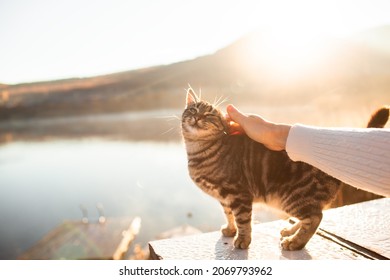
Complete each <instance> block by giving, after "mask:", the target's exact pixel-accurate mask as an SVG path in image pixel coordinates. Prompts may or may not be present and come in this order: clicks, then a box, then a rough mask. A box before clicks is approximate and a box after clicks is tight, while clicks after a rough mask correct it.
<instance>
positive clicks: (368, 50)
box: [0, 26, 390, 121]
mask: <svg viewBox="0 0 390 280" xmlns="http://www.w3.org/2000/svg"><path fill="white" fill-rule="evenodd" d="M389 33H390V26H385V27H380V28H376V29H370V30H367V31H366V32H362V33H359V34H356V35H355V36H352V37H350V38H346V39H331V40H327V41H315V42H308V44H313V45H315V46H317V47H318V45H320V46H321V48H320V49H321V51H323V52H324V53H323V54H322V55H321V56H320V55H318V56H317V57H316V56H310V55H312V54H310V53H309V52H308V53H304V52H303V53H302V50H299V49H297V48H295V49H294V48H292V49H288V48H286V49H284V50H283V52H281V53H278V52H276V51H275V48H273V46H270V45H269V40H268V39H269V38H267V36H266V35H265V34H264V33H263V32H254V33H252V34H248V35H247V36H244V37H243V38H241V39H240V40H238V41H237V42H234V43H233V44H231V45H230V46H227V47H226V48H224V49H221V50H219V51H217V52H216V53H214V54H212V55H207V56H203V57H199V58H196V59H193V60H189V61H183V62H179V63H174V64H171V65H162V66H156V67H151V68H146V69H138V70H133V71H127V72H122V73H114V74H110V75H104V76H98V77H91V78H80V79H79V78H76V79H67V80H58V81H47V82H37V83H31V84H18V85H0V121H5V120H10V119H23V118H32V117H40V118H42V117H55V116H77V115H86V114H101V113H113V112H127V111H140V110H152V109H161V108H175V109H179V108H182V105H183V98H184V97H183V95H184V88H185V87H186V86H187V84H188V83H190V84H191V85H192V86H193V87H194V88H195V89H197V88H201V89H202V94H203V96H205V97H206V98H208V99H209V100H214V99H215V98H216V97H219V96H224V97H227V98H228V99H229V101H230V102H234V103H236V104H239V105H242V106H246V107H248V108H261V109H263V110H264V112H265V113H266V114H267V112H268V111H269V110H270V108H272V107H275V106H278V108H280V111H283V112H284V115H286V114H285V110H289V113H292V114H295V113H297V112H295V111H299V112H302V108H307V109H308V110H309V112H311V111H316V110H322V111H324V110H325V111H324V112H325V113H326V110H330V109H332V110H333V112H334V111H337V110H347V111H348V110H350V111H352V110H355V108H356V106H354V104H355V105H357V106H359V104H364V106H365V107H366V110H367V112H364V114H366V113H367V114H368V112H371V111H372V110H374V108H376V107H377V106H379V105H381V104H382V103H390V100H389V94H388V92H389V90H390V79H389V77H390V53H389V52H387V51H385V50H387V49H386V47H383V46H386V44H388V43H389V42H388V38H389V36H387V35H388V34H389ZM386 40H387V41H386ZM298 46H299V45H298ZM378 46H381V47H380V48H379V47H378ZM306 60H307V61H306ZM286 69H287V70H286ZM309 105H310V106H309ZM346 105H348V106H346ZM346 107H348V108H346ZM294 108H295V109H294ZM349 108H350V109H349ZM294 110H295V111H294ZM293 111H294V112H293ZM359 113H361V112H359ZM271 115H272V114H271ZM290 116H291V114H290ZM272 117H276V118H278V117H279V116H278V115H276V116H274V115H272ZM296 117H297V121H303V120H304V119H302V117H303V116H300V115H299V114H298V115H296ZM282 118H283V117H282Z"/></svg>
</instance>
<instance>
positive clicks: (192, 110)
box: [188, 107, 198, 115]
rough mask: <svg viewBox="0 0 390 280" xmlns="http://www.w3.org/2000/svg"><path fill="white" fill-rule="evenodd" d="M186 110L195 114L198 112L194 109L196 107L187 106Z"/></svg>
mask: <svg viewBox="0 0 390 280" xmlns="http://www.w3.org/2000/svg"><path fill="white" fill-rule="evenodd" d="M188 111H190V113H191V114H192V115H195V114H196V113H198V110H196V108H194V107H192V108H189V109H188Z"/></svg>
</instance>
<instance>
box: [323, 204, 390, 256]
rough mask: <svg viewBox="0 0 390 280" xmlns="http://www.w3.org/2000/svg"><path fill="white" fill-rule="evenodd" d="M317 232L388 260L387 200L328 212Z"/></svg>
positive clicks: (389, 227) (389, 223)
mask: <svg viewBox="0 0 390 280" xmlns="http://www.w3.org/2000/svg"><path fill="white" fill-rule="evenodd" d="M320 229H322V230H324V231H325V232H326V233H328V234H331V235H333V236H335V237H336V238H342V239H343V240H346V241H347V243H349V244H350V245H351V246H355V247H359V248H360V249H361V248H364V249H366V250H370V251H372V252H374V253H376V254H379V255H381V256H383V257H384V258H387V259H390V198H382V199H376V200H372V201H367V202H364V203H358V204H352V205H348V206H344V207H340V208H335V209H329V210H327V211H325V213H324V218H323V220H322V222H321V225H320ZM354 244H355V245H354ZM368 253H369V252H368ZM378 258H379V257H378Z"/></svg>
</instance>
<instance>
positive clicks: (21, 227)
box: [0, 139, 223, 259]
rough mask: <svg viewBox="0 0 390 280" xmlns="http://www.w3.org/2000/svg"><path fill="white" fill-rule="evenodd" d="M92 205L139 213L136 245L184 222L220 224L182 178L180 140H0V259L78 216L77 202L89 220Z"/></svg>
mask: <svg viewBox="0 0 390 280" xmlns="http://www.w3.org/2000/svg"><path fill="white" fill-rule="evenodd" d="M97 203H101V204H102V205H104V209H105V214H106V216H108V217H120V216H131V217H134V216H140V217H141V218H142V227H141V231H140V234H139V236H138V237H137V242H139V243H141V244H146V243H147V241H148V240H150V239H154V238H155V237H156V236H157V235H158V234H159V233H161V232H162V231H165V230H168V229H171V228H172V227H176V226H178V225H182V224H185V223H188V224H190V225H193V226H195V227H197V228H199V229H201V230H203V231H210V230H216V229H218V228H219V227H220V225H221V223H222V222H223V215H222V212H221V210H220V208H219V205H218V203H215V201H214V200H213V199H211V198H209V197H208V196H206V195H204V194H203V193H201V191H200V190H199V189H197V188H196V187H195V186H194V185H193V183H192V182H191V181H190V179H189V177H188V173H187V169H186V156H185V151H184V147H183V146H182V144H179V143H155V142H123V141H107V140H91V139H90V140H59V141H51V142H35V143H26V142H13V143H9V144H6V145H3V146H0V224H1V227H0V258H2V259H10V258H11V259H12V258H16V257H17V255H19V254H20V253H21V252H23V251H24V250H25V249H27V248H28V247H30V246H31V245H33V244H34V243H35V242H36V241H38V240H39V239H40V238H42V236H43V235H44V234H46V233H47V232H48V231H50V230H51V229H53V228H54V227H56V226H57V225H59V224H60V223H61V222H62V221H63V220H65V219H81V218H82V213H81V211H80V208H79V206H80V204H82V205H84V206H85V207H86V208H87V209H88V213H89V219H90V221H94V220H97V219H98V216H99V215H98V210H97V209H96V204H97ZM188 213H191V214H192V215H191V218H188ZM205 217H207V219H205Z"/></svg>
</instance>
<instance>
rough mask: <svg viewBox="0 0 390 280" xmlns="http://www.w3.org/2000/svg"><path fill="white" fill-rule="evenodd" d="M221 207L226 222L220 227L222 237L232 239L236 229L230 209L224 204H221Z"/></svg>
mask: <svg viewBox="0 0 390 280" xmlns="http://www.w3.org/2000/svg"><path fill="white" fill-rule="evenodd" d="M221 205H222V208H223V212H224V213H225V216H226V221H227V224H226V225H224V226H222V228H221V232H222V234H223V236H226V237H234V236H236V232H237V228H236V222H235V221H234V216H233V212H232V209H231V208H230V207H228V206H226V205H225V204H224V203H221Z"/></svg>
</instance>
